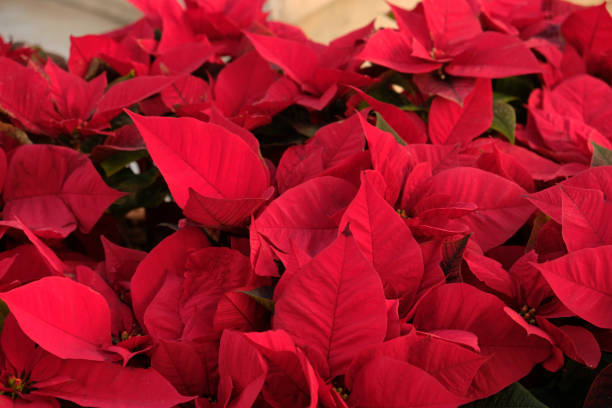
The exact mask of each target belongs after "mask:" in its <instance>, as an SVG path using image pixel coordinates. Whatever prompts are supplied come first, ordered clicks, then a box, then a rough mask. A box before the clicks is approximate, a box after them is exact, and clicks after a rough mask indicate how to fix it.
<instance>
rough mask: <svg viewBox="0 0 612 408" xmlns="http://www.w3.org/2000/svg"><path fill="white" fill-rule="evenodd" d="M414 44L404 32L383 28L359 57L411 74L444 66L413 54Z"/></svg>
mask: <svg viewBox="0 0 612 408" xmlns="http://www.w3.org/2000/svg"><path fill="white" fill-rule="evenodd" d="M412 44H413V42H412V38H410V37H409V36H407V35H406V34H404V33H403V32H398V31H395V30H391V29H383V30H380V31H377V32H376V33H375V34H374V35H373V36H372V37H370V39H369V40H368V42H367V43H366V46H365V48H364V49H363V51H362V52H361V54H359V55H358V56H357V58H359V59H362V60H366V61H371V62H373V63H375V64H378V65H382V66H383V67H387V68H391V69H393V70H395V71H399V72H405V73H410V74H420V73H424V72H431V71H435V70H436V69H438V68H440V67H441V66H442V64H441V63H439V62H432V61H429V60H426V59H421V58H418V57H415V56H413V55H412Z"/></svg>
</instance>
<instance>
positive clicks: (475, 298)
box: [414, 283, 551, 398]
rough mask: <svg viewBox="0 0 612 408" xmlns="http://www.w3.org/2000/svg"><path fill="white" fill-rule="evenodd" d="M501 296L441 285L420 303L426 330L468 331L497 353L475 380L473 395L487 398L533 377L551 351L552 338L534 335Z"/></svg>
mask: <svg viewBox="0 0 612 408" xmlns="http://www.w3.org/2000/svg"><path fill="white" fill-rule="evenodd" d="M504 307H506V306H505V304H504V303H503V302H502V301H501V300H499V299H498V298H497V297H495V296H493V295H490V294H488V293H485V292H481V291H480V290H478V289H476V288H474V287H472V286H470V285H467V284H464V283H455V284H447V285H443V286H439V287H437V288H435V289H433V290H432V291H431V292H429V294H427V295H426V296H425V297H424V298H423V299H422V301H421V302H420V303H419V304H418V305H417V310H416V314H415V317H414V325H415V326H416V327H417V328H418V329H420V330H423V331H427V332H429V331H434V332H435V331H438V330H464V331H468V332H472V333H474V334H476V336H478V345H479V346H480V349H481V352H482V354H484V355H489V356H491V357H490V359H489V360H488V361H487V362H486V363H484V365H482V367H481V368H480V370H479V371H478V375H477V376H476V378H475V379H474V381H473V383H472V385H471V387H470V392H469V394H468V395H469V396H470V397H473V398H483V397H486V396H489V395H492V394H495V393H496V392H499V391H501V390H502V389H503V388H505V387H507V386H508V385H510V384H512V383H513V382H515V381H517V380H519V379H520V378H522V377H523V376H525V375H527V374H528V373H529V371H531V369H532V368H533V366H534V365H535V364H537V363H538V362H540V361H542V360H544V359H546V358H547V357H548V356H549V354H550V350H551V348H550V344H549V342H548V341H546V340H544V339H541V338H540V337H537V336H528V335H527V333H525V331H524V330H523V329H522V328H521V326H519V325H517V324H516V323H515V322H514V321H513V320H512V319H511V318H510V317H509V316H508V315H507V314H506V313H505V312H504Z"/></svg>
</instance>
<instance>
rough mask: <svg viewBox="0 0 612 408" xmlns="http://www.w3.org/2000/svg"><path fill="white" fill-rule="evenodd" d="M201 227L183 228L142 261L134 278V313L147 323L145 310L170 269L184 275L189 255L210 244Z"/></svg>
mask: <svg viewBox="0 0 612 408" xmlns="http://www.w3.org/2000/svg"><path fill="white" fill-rule="evenodd" d="M209 245H210V243H209V242H208V238H206V235H205V234H204V233H203V232H202V231H201V230H199V229H198V228H184V229H180V230H178V231H177V232H175V233H174V234H172V235H170V236H168V237H166V238H165V239H164V240H163V241H162V242H160V243H159V244H158V245H157V246H156V247H155V248H153V250H152V251H151V252H150V253H149V254H148V255H147V256H146V257H145V258H144V259H143V260H142V262H141V263H140V264H139V265H138V268H137V269H136V272H135V273H134V276H133V277H132V281H131V285H130V286H131V290H132V293H131V294H132V307H133V309H134V315H135V316H136V318H137V319H138V321H139V322H140V324H141V325H142V326H144V313H145V310H146V309H147V307H148V306H149V304H150V303H151V301H152V300H153V298H154V297H155V295H156V293H157V292H158V291H159V289H160V287H161V286H162V284H163V282H164V279H165V275H166V273H169V274H175V275H182V274H183V272H184V269H185V260H186V258H187V256H188V255H189V254H190V253H191V252H194V251H197V250H199V249H201V248H205V247H207V246H209Z"/></svg>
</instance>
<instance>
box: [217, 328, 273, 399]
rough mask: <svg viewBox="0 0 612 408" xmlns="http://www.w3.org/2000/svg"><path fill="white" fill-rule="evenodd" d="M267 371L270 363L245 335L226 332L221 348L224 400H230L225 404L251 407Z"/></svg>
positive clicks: (221, 385) (221, 387)
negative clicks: (267, 362)
mask: <svg viewBox="0 0 612 408" xmlns="http://www.w3.org/2000/svg"><path fill="white" fill-rule="evenodd" d="M267 371H268V365H267V364H266V362H265V361H264V359H263V357H262V356H261V355H260V354H259V352H258V351H257V350H256V348H255V347H254V346H253V344H252V343H251V342H250V341H249V340H247V338H246V336H245V335H244V334H242V333H238V332H235V331H231V330H227V331H225V332H224V333H223V335H222V336H221V346H220V347H219V377H220V385H219V402H220V403H222V404H228V403H229V405H224V406H227V407H231V408H249V407H251V406H252V405H253V403H254V402H255V399H256V398H257V396H258V395H259V393H260V392H261V389H262V387H263V385H264V381H265V379H266V374H267ZM230 398H231V400H230ZM230 401H231V403H230Z"/></svg>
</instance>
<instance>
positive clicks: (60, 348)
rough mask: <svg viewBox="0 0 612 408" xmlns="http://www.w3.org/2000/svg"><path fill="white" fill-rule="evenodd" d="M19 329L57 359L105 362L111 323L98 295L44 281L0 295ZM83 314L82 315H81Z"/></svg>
mask: <svg viewBox="0 0 612 408" xmlns="http://www.w3.org/2000/svg"><path fill="white" fill-rule="evenodd" d="M0 299H2V300H3V301H4V302H5V303H6V304H7V305H8V307H9V309H10V310H11V313H12V314H13V315H14V316H15V318H16V319H17V322H18V323H19V326H20V327H21V329H22V330H23V331H24V333H26V334H27V335H28V337H29V338H31V339H32V340H33V341H35V342H36V343H38V344H39V345H40V346H41V347H42V348H44V349H45V350H47V351H48V352H50V353H52V354H55V355H56V356H58V357H60V358H78V359H85V360H99V361H102V360H105V358H106V356H105V355H104V353H103V352H102V348H103V347H105V346H107V345H110V340H111V338H110V333H111V326H110V325H111V320H110V311H109V307H108V304H107V303H106V300H104V298H103V297H102V295H100V294H99V293H97V292H95V291H94V290H92V289H90V288H88V287H87V286H85V285H82V284H80V283H76V282H74V281H72V280H70V279H68V278H61V277H46V278H42V279H40V280H38V281H35V282H32V283H29V284H27V285H24V286H21V287H19V288H16V289H13V290H11V291H9V292H5V293H0ZM84 311H86V313H84Z"/></svg>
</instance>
